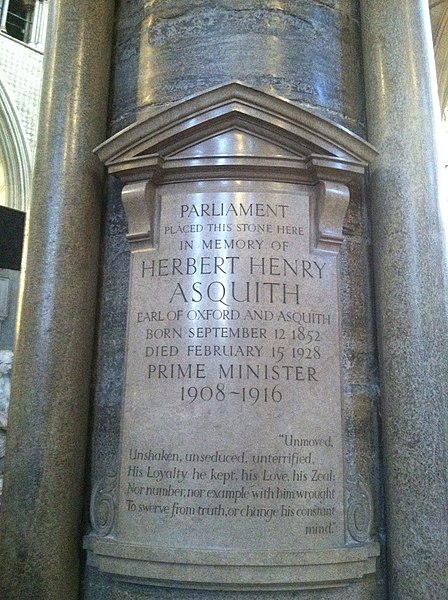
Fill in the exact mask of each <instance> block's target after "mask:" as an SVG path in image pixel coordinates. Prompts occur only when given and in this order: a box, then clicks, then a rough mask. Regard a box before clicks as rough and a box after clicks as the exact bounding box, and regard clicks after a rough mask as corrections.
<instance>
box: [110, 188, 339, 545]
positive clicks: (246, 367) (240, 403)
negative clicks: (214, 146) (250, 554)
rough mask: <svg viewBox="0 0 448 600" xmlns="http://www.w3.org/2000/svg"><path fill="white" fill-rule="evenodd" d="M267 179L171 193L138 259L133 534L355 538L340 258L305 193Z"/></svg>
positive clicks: (200, 539) (131, 384) (131, 369)
mask: <svg viewBox="0 0 448 600" xmlns="http://www.w3.org/2000/svg"><path fill="white" fill-rule="evenodd" d="M269 187H270V186H264V189H263V190H261V189H260V190H258V191H245V190H244V189H243V190H242V191H235V192H233V193H231V192H216V191H215V192H213V191H211V192H208V193H206V194H203V193H190V194H188V193H186V194H183V195H178V194H176V193H175V192H174V191H173V192H171V193H170V192H166V193H162V194H161V198H160V237H159V243H158V247H157V248H156V249H155V250H153V251H151V250H149V251H143V252H136V253H134V254H133V256H132V273H131V282H132V283H131V298H130V311H129V324H128V331H129V342H128V357H127V369H126V411H125V413H124V418H123V445H122V464H121V471H120V506H119V511H120V527H122V534H123V536H126V537H127V538H129V540H134V541H144V540H145V539H148V536H149V537H150V538H151V540H152V543H154V544H155V545H161V544H167V545H170V546H179V547H181V548H188V547H191V548H203V547H206V546H207V547H209V546H210V533H211V532H212V531H213V542H214V544H215V545H216V547H217V548H229V549H232V548H234V547H235V544H237V547H238V548H240V549H244V548H246V549H251V550H256V549H259V550H268V549H275V548H277V547H278V546H279V545H281V546H282V547H283V548H284V549H290V550H294V549H297V548H322V547H332V546H334V545H337V544H338V543H342V542H343V537H344V523H343V515H342V506H343V482H342V480H343V477H342V447H341V400H340V393H341V392H340V351H339V336H338V329H339V311H338V303H337V301H335V299H336V298H337V268H336V267H337V265H336V258H335V256H331V255H324V254H323V253H321V254H319V253H311V252H310V235H309V230H310V227H309V221H310V219H309V213H310V207H309V198H308V195H307V194H304V193H303V192H302V193H300V191H299V190H294V191H293V190H291V192H289V193H287V192H285V191H283V190H279V189H276V188H275V186H271V189H269ZM283 187H287V186H283ZM323 399H324V401H323Z"/></svg>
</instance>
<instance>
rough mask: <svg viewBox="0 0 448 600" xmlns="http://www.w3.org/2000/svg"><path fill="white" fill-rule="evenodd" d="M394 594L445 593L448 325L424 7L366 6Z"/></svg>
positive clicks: (409, 1)
mask: <svg viewBox="0 0 448 600" xmlns="http://www.w3.org/2000/svg"><path fill="white" fill-rule="evenodd" d="M361 6H362V28H363V47H364V57H365V76H366V95H367V116H368V133H369V140H370V141H371V143H373V144H374V145H375V146H376V148H377V149H378V150H379V153H380V154H379V157H378V158H377V159H376V161H374V163H373V165H372V167H371V198H372V216H373V236H374V262H375V277H376V297H377V315H378V338H379V351H380V370H381V380H382V395H383V400H382V417H383V439H384V464H385V484H386V515H387V545H388V567H389V585H390V597H391V598H393V599H394V600H421V599H422V598H446V597H447V596H448V582H447V570H446V565H447V563H446V560H447V551H448V524H447V523H448V522H447V512H446V510H447V501H448V498H447V471H446V456H447V423H448V415H447V411H448V404H447V390H448V343H447V340H448V319H447V297H448V296H447V287H446V281H447V279H446V273H447V270H446V254H445V250H446V237H445V234H444V229H443V219H442V212H441V211H442V206H441V201H442V200H443V194H442V193H441V184H440V181H441V179H440V170H439V165H440V159H439V153H438V143H437V134H436V128H437V127H438V126H439V121H440V117H439V109H438V106H437V93H436V89H435V70H434V64H433V62H434V58H433V50H432V43H431V32H430V27H429V13H428V4H427V2H426V1H425V0H403V1H400V2H390V0H362V2H361Z"/></svg>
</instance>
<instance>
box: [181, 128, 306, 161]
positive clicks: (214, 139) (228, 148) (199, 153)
mask: <svg viewBox="0 0 448 600" xmlns="http://www.w3.org/2000/svg"><path fill="white" fill-rule="evenodd" d="M295 150H296V151H295V152H293V151H291V150H288V149H286V148H285V147H284V146H281V145H279V144H276V143H274V142H272V141H269V140H264V139H262V138H261V137H259V136H257V135H254V134H253V133H249V132H248V131H242V130H241V129H231V130H229V131H223V132H221V133H218V134H217V135H213V136H211V137H209V138H207V139H205V140H202V141H200V142H198V143H196V144H192V145H191V146H189V147H187V148H183V149H182V150H179V151H178V152H175V153H173V154H171V156H173V157H176V158H199V157H207V156H216V157H219V156H275V157H279V158H297V157H299V158H304V157H305V156H306V155H307V152H306V148H300V149H299V148H296V149H295ZM299 150H301V152H300V151H299Z"/></svg>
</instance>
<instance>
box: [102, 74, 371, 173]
mask: <svg viewBox="0 0 448 600" xmlns="http://www.w3.org/2000/svg"><path fill="white" fill-rule="evenodd" d="M96 152H97V154H98V156H99V158H100V160H101V161H102V162H103V163H104V164H105V165H106V167H107V168H108V170H109V173H110V174H111V175H115V176H118V177H119V178H120V179H122V180H123V181H138V180H142V178H143V173H144V174H145V177H144V178H145V179H149V180H150V181H153V182H154V183H156V184H159V183H164V182H165V183H171V182H176V181H191V180H203V179H205V180H206V179H223V178H229V179H238V178H243V179H252V180H254V179H255V180H265V179H269V180H272V175H273V169H275V178H276V180H278V181H289V182H300V183H308V184H309V183H318V182H319V181H320V180H322V179H328V178H329V176H331V179H332V180H334V181H338V182H342V183H346V184H351V183H352V182H353V181H355V180H357V179H358V180H359V179H360V178H361V177H362V175H363V174H364V171H365V168H366V166H367V164H368V163H369V162H370V161H371V160H372V159H373V158H374V157H375V156H376V151H375V149H374V148H373V147H372V146H371V145H370V144H368V143H367V142H366V141H365V140H363V139H361V138H360V137H358V136H357V135H355V134H353V133H350V132H349V131H347V130H346V129H344V128H343V127H341V126H339V125H335V124H333V123H331V122H330V121H327V120H326V119H323V118H322V117H319V116H317V115H315V114H313V113H311V112H310V111H308V110H305V109H303V108H301V107H299V106H296V105H294V104H292V103H290V102H289V101H287V100H284V99H281V98H278V97H274V96H271V95H269V94H266V93H264V92H261V91H259V90H256V89H254V88H251V87H248V86H246V85H243V84H241V83H238V82H234V83H229V84H227V85H223V86H221V87H218V88H215V89H212V90H209V91H207V92H204V93H201V94H199V95H196V96H194V97H191V98H188V99H187V100H184V101H182V102H180V103H177V104H175V105H173V106H171V107H169V108H167V109H165V110H163V111H161V112H159V113H157V114H155V115H152V116H150V117H148V118H146V119H144V120H142V121H138V122H136V123H135V124H133V125H131V126H129V127H127V128H126V129H124V130H123V131H121V132H119V133H117V134H116V135H114V136H113V137H111V138H110V139H108V140H107V141H106V142H104V143H103V144H102V145H101V146H99V147H98V148H97V149H96Z"/></svg>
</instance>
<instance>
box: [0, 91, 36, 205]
mask: <svg viewBox="0 0 448 600" xmlns="http://www.w3.org/2000/svg"><path fill="white" fill-rule="evenodd" d="M0 154H1V156H2V159H3V162H4V169H5V178H6V188H7V197H6V201H7V206H8V207H9V208H14V209H16V210H21V211H26V210H27V209H28V205H29V197H30V184H31V156H30V150H29V146H28V142H27V139H26V137H25V134H24V131H23V127H22V124H21V122H20V119H19V116H18V114H17V111H16V109H15V106H14V104H13V102H12V101H11V98H10V97H9V94H8V91H7V89H6V88H5V86H4V84H3V83H2V82H1V81H0Z"/></svg>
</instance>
